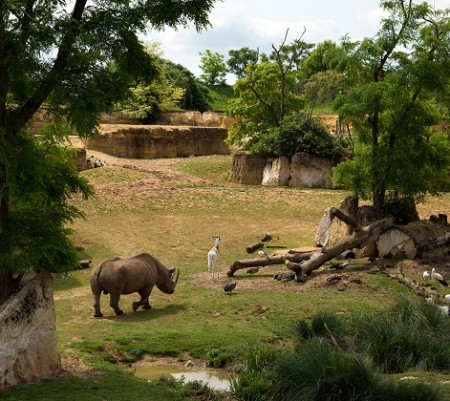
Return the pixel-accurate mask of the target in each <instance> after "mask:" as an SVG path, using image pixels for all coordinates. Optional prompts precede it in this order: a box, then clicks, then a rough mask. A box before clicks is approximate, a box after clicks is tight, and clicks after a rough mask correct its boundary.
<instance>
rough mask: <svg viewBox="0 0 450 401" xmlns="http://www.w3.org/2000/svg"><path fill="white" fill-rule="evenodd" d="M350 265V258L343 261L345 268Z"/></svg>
mask: <svg viewBox="0 0 450 401" xmlns="http://www.w3.org/2000/svg"><path fill="white" fill-rule="evenodd" d="M348 266H350V259H348V260H346V261H345V262H344V263H342V268H343V269H345V268H346V267H348Z"/></svg>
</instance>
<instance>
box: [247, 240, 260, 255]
mask: <svg viewBox="0 0 450 401" xmlns="http://www.w3.org/2000/svg"><path fill="white" fill-rule="evenodd" d="M262 248H264V244H263V243H262V242H256V243H254V244H251V245H249V246H248V247H247V248H246V250H247V253H253V252H255V251H256V250H258V249H262Z"/></svg>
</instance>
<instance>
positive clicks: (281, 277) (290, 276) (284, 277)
mask: <svg viewBox="0 0 450 401" xmlns="http://www.w3.org/2000/svg"><path fill="white" fill-rule="evenodd" d="M295 278H296V276H295V273H286V274H278V276H277V278H276V280H278V281H292V280H295Z"/></svg>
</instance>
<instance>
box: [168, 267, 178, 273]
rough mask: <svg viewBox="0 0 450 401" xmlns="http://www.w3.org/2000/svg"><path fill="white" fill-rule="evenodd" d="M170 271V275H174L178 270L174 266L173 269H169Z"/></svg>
mask: <svg viewBox="0 0 450 401" xmlns="http://www.w3.org/2000/svg"><path fill="white" fill-rule="evenodd" d="M168 270H169V273H170V274H173V273H175V272H176V270H177V268H176V267H175V266H173V267H171V268H170V269H168Z"/></svg>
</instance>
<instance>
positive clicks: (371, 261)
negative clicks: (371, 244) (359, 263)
mask: <svg viewBox="0 0 450 401" xmlns="http://www.w3.org/2000/svg"><path fill="white" fill-rule="evenodd" d="M367 260H368V261H369V262H370V263H374V262H375V261H376V260H377V257H376V256H370V257H369V258H368V259H367Z"/></svg>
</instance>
